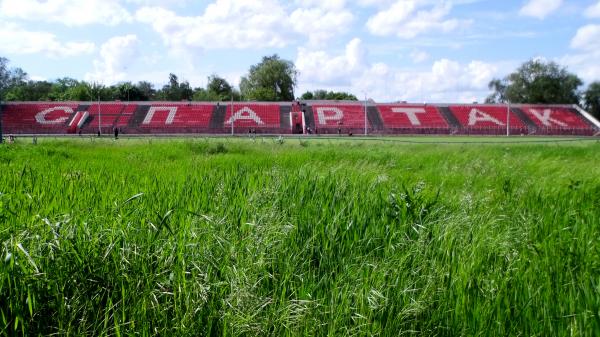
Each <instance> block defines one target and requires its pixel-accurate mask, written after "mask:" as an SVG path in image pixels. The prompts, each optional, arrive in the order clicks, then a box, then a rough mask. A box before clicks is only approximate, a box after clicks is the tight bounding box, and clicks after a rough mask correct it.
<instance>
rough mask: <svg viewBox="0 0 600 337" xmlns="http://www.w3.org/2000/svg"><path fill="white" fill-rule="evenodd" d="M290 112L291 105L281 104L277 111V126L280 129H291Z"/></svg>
mask: <svg viewBox="0 0 600 337" xmlns="http://www.w3.org/2000/svg"><path fill="white" fill-rule="evenodd" d="M291 114H292V107H291V106H290V105H281V108H280V111H279V124H280V125H279V127H280V128H281V130H290V132H291V131H292V125H291Z"/></svg>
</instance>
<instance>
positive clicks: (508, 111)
mask: <svg viewBox="0 0 600 337" xmlns="http://www.w3.org/2000/svg"><path fill="white" fill-rule="evenodd" d="M506 137H510V101H508V105H507V107H506Z"/></svg>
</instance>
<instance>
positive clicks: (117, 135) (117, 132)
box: [114, 127, 119, 139]
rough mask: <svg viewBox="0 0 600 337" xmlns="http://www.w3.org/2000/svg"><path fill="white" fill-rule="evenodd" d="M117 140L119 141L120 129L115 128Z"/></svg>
mask: <svg viewBox="0 0 600 337" xmlns="http://www.w3.org/2000/svg"><path fill="white" fill-rule="evenodd" d="M114 131H115V139H119V128H117V127H115V130H114Z"/></svg>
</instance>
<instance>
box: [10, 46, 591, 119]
mask: <svg viewBox="0 0 600 337" xmlns="http://www.w3.org/2000/svg"><path fill="white" fill-rule="evenodd" d="M297 77H298V71H297V70H296V67H295V65H294V63H292V62H291V61H287V60H283V59H281V58H279V56H277V55H273V56H267V57H263V59H262V61H261V62H260V63H258V64H256V65H253V66H252V67H250V69H249V71H248V74H247V75H246V76H244V77H242V79H241V82H240V90H239V91H238V90H236V89H235V88H234V87H233V86H232V85H231V84H230V83H229V82H227V80H225V79H224V78H222V77H219V76H217V75H212V76H210V77H209V78H208V83H207V85H206V87H204V88H192V87H191V86H190V83H189V82H187V81H180V80H179V78H178V77H177V76H176V75H174V74H170V75H169V81H168V83H167V84H166V85H164V86H163V87H162V88H160V89H158V90H157V89H155V88H154V86H153V85H152V84H151V83H149V82H144V81H142V82H138V83H135V84H134V83H131V82H124V83H119V84H116V85H113V86H103V85H99V84H95V83H88V82H85V81H78V80H75V79H72V78H62V79H58V80H56V81H52V82H49V81H33V80H29V79H28V77H27V73H25V72H24V71H23V70H22V69H20V68H13V69H10V68H9V67H8V60H7V59H5V58H0V100H6V101H93V100H97V99H100V100H103V101H111V100H121V101H148V100H157V101H161V100H162V101H181V100H186V101H229V100H231V99H232V98H233V99H234V100H236V101H240V100H251V101H291V100H294V99H295V96H294V88H295V87H296V84H297ZM582 85H583V81H582V80H581V79H580V78H579V77H577V75H575V74H573V73H570V72H569V71H567V69H566V68H564V67H561V66H560V65H558V64H556V63H554V62H545V61H541V60H530V61H528V62H525V63H524V64H523V65H521V66H520V67H519V68H518V69H517V70H516V71H515V72H513V73H511V74H509V75H508V76H506V77H505V78H502V79H494V80H492V81H491V82H490V84H489V88H490V90H492V94H491V95H490V96H489V97H488V98H487V100H486V101H487V102H488V103H506V102H511V103H524V104H528V103H531V104H535V103H543V104H583V105H584V106H585V107H586V109H587V110H588V111H589V112H590V113H592V114H593V115H594V116H596V117H598V118H600V82H594V83H592V84H590V85H589V86H588V88H587V90H586V91H583V92H582V91H580V90H579V89H580V88H581V86H582ZM300 98H301V99H305V100H311V99H314V100H354V101H356V100H357V98H356V96H354V95H352V94H348V93H344V92H333V91H326V90H317V91H313V92H306V93H304V94H303V95H301V96H300Z"/></svg>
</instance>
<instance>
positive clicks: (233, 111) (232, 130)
mask: <svg viewBox="0 0 600 337" xmlns="http://www.w3.org/2000/svg"><path fill="white" fill-rule="evenodd" d="M234 114H235V109H234V108H233V94H232V95H231V136H232V137H233V133H234V129H233V122H234V121H235V119H234V118H233V117H234Z"/></svg>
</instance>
